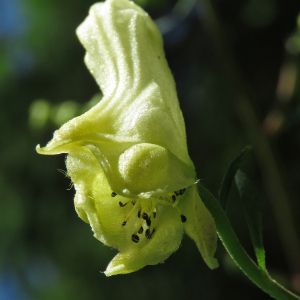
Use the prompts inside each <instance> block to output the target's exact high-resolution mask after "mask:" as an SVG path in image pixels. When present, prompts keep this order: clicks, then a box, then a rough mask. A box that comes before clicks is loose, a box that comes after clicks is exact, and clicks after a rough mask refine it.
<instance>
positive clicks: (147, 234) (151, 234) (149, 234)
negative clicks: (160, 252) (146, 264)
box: [145, 229, 155, 240]
mask: <svg viewBox="0 0 300 300" xmlns="http://www.w3.org/2000/svg"><path fill="white" fill-rule="evenodd" d="M154 232H155V229H153V230H152V232H151V233H150V230H149V229H147V230H146V232H145V236H146V238H147V239H149V240H150V239H151V238H152V236H153V235H154Z"/></svg>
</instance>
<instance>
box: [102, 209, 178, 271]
mask: <svg viewBox="0 0 300 300" xmlns="http://www.w3.org/2000/svg"><path fill="white" fill-rule="evenodd" d="M159 213H160V215H161V217H160V219H159V222H158V223H157V231H156V232H155V234H154V236H153V238H152V239H151V240H150V241H149V242H148V243H147V244H144V245H142V246H140V245H139V244H136V245H133V247H131V248H129V249H128V250H127V251H123V252H122V251H121V252H120V253H118V254H117V255H116V256H115V257H114V258H113V260H112V261H111V262H110V263H109V265H108V266H107V269H106V271H105V274H106V275H107V276H111V275H117V274H127V273H131V272H134V271H137V270H139V269H141V268H143V267H145V266H146V265H156V264H158V263H162V262H164V261H165V260H166V259H167V258H168V257H169V256H170V255H171V254H172V253H173V252H175V251H176V250H177V249H178V248H179V246H180V243H181V239H182V234H183V226H182V223H181V221H180V217H179V216H178V214H177V213H174V209H173V208H172V207H171V206H165V207H161V211H160V212H159Z"/></svg>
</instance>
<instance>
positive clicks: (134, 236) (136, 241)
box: [131, 234, 140, 243]
mask: <svg viewBox="0 0 300 300" xmlns="http://www.w3.org/2000/svg"><path fill="white" fill-rule="evenodd" d="M131 239H132V241H133V242H135V243H138V242H139V240H140V238H139V237H138V236H137V235H136V234H133V235H132V236H131Z"/></svg>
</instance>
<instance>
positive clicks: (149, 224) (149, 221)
mask: <svg viewBox="0 0 300 300" xmlns="http://www.w3.org/2000/svg"><path fill="white" fill-rule="evenodd" d="M146 223H147V225H148V226H151V219H150V218H148V219H147V220H146Z"/></svg>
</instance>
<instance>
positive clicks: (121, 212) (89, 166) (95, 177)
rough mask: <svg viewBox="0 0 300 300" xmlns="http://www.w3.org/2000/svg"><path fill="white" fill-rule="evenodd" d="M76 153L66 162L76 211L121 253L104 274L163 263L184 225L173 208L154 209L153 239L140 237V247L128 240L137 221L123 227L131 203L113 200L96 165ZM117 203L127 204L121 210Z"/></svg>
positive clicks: (82, 152)
mask: <svg viewBox="0 0 300 300" xmlns="http://www.w3.org/2000/svg"><path fill="white" fill-rule="evenodd" d="M78 149H79V151H76V149H73V151H72V152H71V153H70V154H69V155H68V158H67V162H66V163H67V168H68V174H69V175H70V177H71V178H72V181H73V183H74V185H75V188H76V196H75V207H76V211H77V213H78V215H79V216H80V217H81V218H82V219H83V220H84V221H86V222H89V223H90V225H91V227H92V229H93V232H94V236H95V237H96V238H97V239H99V240H100V241H101V242H103V243H104V244H106V245H108V246H111V247H114V248H117V249H118V250H119V251H120V253H119V254H117V255H116V256H115V258H114V259H113V260H112V261H111V262H110V264H109V266H108V267H107V270H106V271H105V274H106V275H107V276H111V275H116V274H125V273H130V272H133V271H136V270H139V269H141V268H143V267H144V266H146V265H155V264H158V263H161V262H163V261H164V260H166V259H167V258H168V257H169V256H170V255H171V254H172V253H173V252H174V251H176V250H177V249H178V247H179V246H180V243H181V239H182V234H183V225H182V223H181V220H180V217H179V215H178V213H177V212H176V211H175V213H174V208H173V207H172V206H166V205H160V206H159V207H158V208H157V215H156V218H157V222H156V223H155V221H154V220H153V223H155V229H156V231H155V233H154V235H153V237H152V238H151V239H147V238H146V237H145V235H140V241H139V243H138V244H136V243H134V242H133V241H132V240H131V236H132V234H133V232H134V230H135V229H136V226H137V224H138V222H139V218H137V216H136V215H133V216H132V218H130V219H129V221H128V222H127V224H126V226H122V222H123V220H124V219H125V217H126V216H127V215H129V213H130V211H131V210H132V209H133V208H134V207H133V205H132V204H131V201H132V199H129V198H124V197H121V196H119V195H116V196H115V197H112V196H111V192H112V191H111V189H110V186H109V184H108V182H107V180H106V178H105V175H104V173H103V171H102V170H101V166H100V164H99V162H98V161H97V160H96V159H95V157H94V156H93V155H92V154H91V153H90V152H89V150H88V149H84V148H83V147H81V148H78ZM119 201H122V202H123V203H126V202H127V201H129V203H128V204H127V205H126V206H125V207H120V206H119ZM141 201H149V200H148V199H143V200H141ZM136 213H137V211H136Z"/></svg>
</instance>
